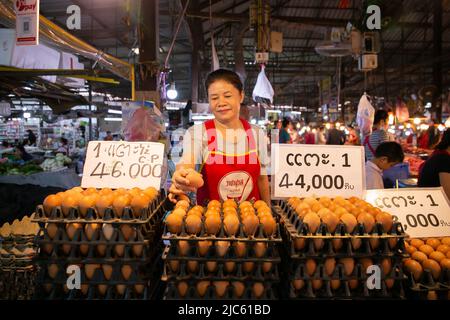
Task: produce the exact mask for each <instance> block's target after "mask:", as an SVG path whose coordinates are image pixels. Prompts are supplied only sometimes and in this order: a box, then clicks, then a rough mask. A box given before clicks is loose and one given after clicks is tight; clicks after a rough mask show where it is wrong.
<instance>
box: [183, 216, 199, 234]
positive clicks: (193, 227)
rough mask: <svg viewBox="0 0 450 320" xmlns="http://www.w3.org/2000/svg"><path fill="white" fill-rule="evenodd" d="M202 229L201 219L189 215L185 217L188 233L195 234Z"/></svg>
mask: <svg viewBox="0 0 450 320" xmlns="http://www.w3.org/2000/svg"><path fill="white" fill-rule="evenodd" d="M201 230H202V219H201V218H199V217H197V216H195V215H190V216H188V217H187V218H186V231H187V232H188V233H190V234H197V233H199V232H200V231H201Z"/></svg>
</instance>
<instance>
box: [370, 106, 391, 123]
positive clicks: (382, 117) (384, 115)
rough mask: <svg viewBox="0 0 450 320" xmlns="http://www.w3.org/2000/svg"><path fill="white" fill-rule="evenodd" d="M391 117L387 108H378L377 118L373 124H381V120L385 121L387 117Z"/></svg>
mask: <svg viewBox="0 0 450 320" xmlns="http://www.w3.org/2000/svg"><path fill="white" fill-rule="evenodd" d="M388 118H389V114H388V113H387V111H386V110H383V109H381V110H377V111H376V112H375V119H374V121H373V124H379V123H380V122H381V120H384V121H385V122H386V121H387V119H388Z"/></svg>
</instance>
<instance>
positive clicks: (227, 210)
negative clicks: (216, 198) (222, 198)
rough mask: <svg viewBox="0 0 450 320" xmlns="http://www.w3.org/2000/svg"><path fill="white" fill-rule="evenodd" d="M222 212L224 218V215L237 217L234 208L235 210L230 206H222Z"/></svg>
mask: <svg viewBox="0 0 450 320" xmlns="http://www.w3.org/2000/svg"><path fill="white" fill-rule="evenodd" d="M222 211H223V215H224V216H225V215H228V214H230V213H232V214H235V215H237V210H236V208H235V207H232V206H231V205H228V206H224V207H223V210H222Z"/></svg>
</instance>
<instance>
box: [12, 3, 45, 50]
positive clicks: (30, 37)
mask: <svg viewBox="0 0 450 320" xmlns="http://www.w3.org/2000/svg"><path fill="white" fill-rule="evenodd" d="M14 3H15V5H14V6H15V11H16V45H18V46H24V45H38V44H39V0H16V1H14Z"/></svg>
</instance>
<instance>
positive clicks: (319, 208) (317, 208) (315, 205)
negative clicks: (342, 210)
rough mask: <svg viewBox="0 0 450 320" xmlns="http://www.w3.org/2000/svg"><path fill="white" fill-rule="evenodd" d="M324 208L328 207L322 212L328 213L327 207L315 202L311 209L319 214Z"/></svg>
mask: <svg viewBox="0 0 450 320" xmlns="http://www.w3.org/2000/svg"><path fill="white" fill-rule="evenodd" d="M322 209H326V210H324V211H323V213H322V214H325V213H328V212H329V210H328V209H327V208H324V207H323V206H322V205H321V204H320V203H319V202H317V203H314V204H312V205H311V210H312V211H314V212H316V213H317V214H319V211H322ZM319 216H320V215H319Z"/></svg>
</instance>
